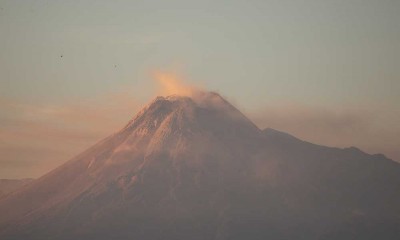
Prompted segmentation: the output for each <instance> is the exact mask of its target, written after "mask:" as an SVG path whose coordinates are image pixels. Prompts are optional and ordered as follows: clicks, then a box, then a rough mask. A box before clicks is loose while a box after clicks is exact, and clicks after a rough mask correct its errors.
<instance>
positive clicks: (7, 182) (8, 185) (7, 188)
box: [0, 178, 33, 198]
mask: <svg viewBox="0 0 400 240" xmlns="http://www.w3.org/2000/svg"><path fill="white" fill-rule="evenodd" d="M32 180H33V179H30V178H26V179H0V198H2V197H5V196H6V195H7V194H10V193H12V192H13V191H15V190H17V189H18V188H20V187H23V186H25V185H26V184H28V183H29V182H31V181H32Z"/></svg>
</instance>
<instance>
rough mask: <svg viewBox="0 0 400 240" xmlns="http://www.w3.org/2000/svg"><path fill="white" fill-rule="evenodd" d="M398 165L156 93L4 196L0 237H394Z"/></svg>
mask: <svg viewBox="0 0 400 240" xmlns="http://www.w3.org/2000/svg"><path fill="white" fill-rule="evenodd" d="M398 186H400V166H399V164H398V163H395V162H393V161H391V160H389V159H386V158H385V157H384V156H382V155H368V154H366V153H363V152H361V151H360V150H358V149H356V148H348V149H338V148H329V147H324V146H319V145H315V144H311V143H307V142H304V141H301V140H299V139H297V138H295V137H293V136H290V135H289V134H286V133H282V132H279V131H276V130H273V129H267V130H264V131H261V130H260V129H258V128H257V127H256V126H255V125H254V124H253V123H252V122H251V121H250V120H249V119H247V118H246V117H245V116H244V115H243V114H242V113H240V111H238V110H237V109H236V108H235V107H233V106H232V105H231V104H229V103H228V102H227V101H226V100H224V99H223V98H222V97H221V96H219V95H218V94H216V93H212V92H199V93H196V94H195V95H194V96H191V97H182V96H168V97H157V98H156V99H154V100H153V101H152V102H151V103H150V104H149V105H147V106H146V107H144V108H143V109H142V110H141V111H140V112H139V113H138V114H137V115H136V116H135V117H134V118H133V119H132V120H131V121H130V122H129V123H128V124H127V125H126V126H125V127H124V128H123V129H121V130H120V131H119V132H116V133H115V134H113V135H111V136H109V137H108V138H106V139H104V140H102V141H101V142H99V143H97V144H96V145H94V146H93V147H91V148H90V149H88V150H87V151H85V152H83V153H81V154H80V155H78V156H77V157H75V158H74V159H72V160H70V161H68V162H67V163H65V164H64V165H62V166H60V167H58V168H57V169H55V170H53V171H51V172H50V173H48V174H46V175H44V176H43V177H41V178H39V179H37V180H35V181H33V182H32V183H31V184H30V185H29V186H27V187H25V188H23V189H21V190H19V191H16V192H14V193H12V194H10V195H9V196H7V197H5V198H4V199H2V200H0V212H1V213H2V214H1V215H0V237H1V239H6V240H7V239H152V240H154V239H266V238H268V239H336V238H337V237H339V238H340V239H353V238H359V237H362V238H363V239H374V238H372V237H375V239H376V237H378V236H379V237H380V239H395V238H393V237H397V236H400V231H399V230H398V229H400V228H399V226H400V220H399V216H400V208H399V205H398V204H397V203H398V201H399V200H400V191H398Z"/></svg>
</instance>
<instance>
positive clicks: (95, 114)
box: [0, 0, 400, 178]
mask: <svg viewBox="0 0 400 240" xmlns="http://www.w3.org/2000/svg"><path fill="white" fill-rule="evenodd" d="M154 71H166V72H169V71H171V72H176V73H179V74H180V75H181V76H183V78H184V79H186V81H187V82H188V84H192V85H195V86H200V87H202V88H205V89H209V90H216V91H219V92H220V93H221V94H222V95H224V96H226V97H227V99H228V100H230V101H231V102H233V103H234V104H235V105H237V106H238V107H239V109H241V110H242V111H243V112H244V113H246V114H247V115H248V116H249V117H250V118H251V119H252V120H254V121H255V122H256V123H257V124H258V125H259V126H260V127H261V128H264V127H273V128H277V129H280V130H284V131H287V132H289V133H292V134H294V135H296V136H297V137H300V138H302V139H305V140H308V141H312V142H315V143H320V144H325V145H330V146H338V147H345V146H352V145H353V146H357V147H359V148H361V149H362V150H365V151H367V152H369V153H377V152H382V153H384V154H385V155H387V156H388V157H391V158H393V159H395V160H400V150H399V148H400V147H399V146H400V125H399V122H400V107H399V105H400V104H399V103H400V94H399V92H400V1H399V0H331V1H330V0H325V1H321V0H293V1H289V0H286V1H285V0H276V1H273V0H262V1H244V0H243V1H233V0H231V1H216V0H213V1H208V0H201V1H200V0H198V1H188V0H182V1H174V0H172V1H161V0H159V1H152V0H146V1H139V0H135V1H118V0H113V1H110V0H108V1H100V0H95V1H94V0H93V1H72V0H71V1H65V0H37V1H27V0H23V1H22V0H11V1H5V0H0V94H1V95H0V109H1V112H0V178H19V177H38V176H40V175H41V174H43V173H45V172H46V171H48V170H50V169H51V168H53V167H55V166H57V165H59V164H60V163H62V162H64V161H66V160H67V159H69V158H70V157H72V156H74V155H76V154H77V153H79V151H81V150H84V149H85V148H86V147H88V146H90V145H92V144H94V143H95V142H96V141H97V140H99V139H101V138H102V137H105V136H107V135H108V134H109V133H111V132H114V131H116V130H117V129H119V128H120V127H122V126H123V125H124V124H125V123H126V122H127V121H128V120H129V119H130V118H131V117H132V116H133V115H134V114H135V113H136V111H137V110H138V109H139V108H140V107H141V106H142V105H143V104H144V103H146V102H147V101H149V100H150V99H151V98H152V97H154V95H155V94H156V93H157V90H155V89H157V86H156V84H155V82H154V81H153V80H152V77H151V76H152V74H151V73H152V72H154Z"/></svg>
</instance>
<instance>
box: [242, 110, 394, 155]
mask: <svg viewBox="0 0 400 240" xmlns="http://www.w3.org/2000/svg"><path fill="white" fill-rule="evenodd" d="M248 115H249V117H250V118H251V119H252V120H253V121H254V122H255V123H256V124H257V125H258V126H259V127H260V128H262V129H263V128H266V127H271V128H274V129H277V130H282V131H285V132H288V133H291V134H293V135H295V136H297V137H299V138H301V139H304V140H306V141H310V142H313V143H317V144H323V145H328V146H335V147H349V146H356V147H359V148H361V149H362V150H364V151H367V152H369V153H384V154H385V155H387V156H388V157H390V158H393V159H394V160H400V151H399V150H397V149H398V146H399V143H400V128H399V127H398V126H397V124H396V122H397V121H398V120H399V119H400V114H399V113H394V112H390V111H387V110H385V109H373V108H371V107H365V108H359V107H358V108H346V107H325V108H324V107H318V106H309V105H302V104H277V105H274V106H264V107H263V108H260V109H258V110H254V111H251V112H249V113H248Z"/></svg>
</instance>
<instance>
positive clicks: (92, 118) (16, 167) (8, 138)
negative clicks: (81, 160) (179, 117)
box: [0, 91, 142, 178]
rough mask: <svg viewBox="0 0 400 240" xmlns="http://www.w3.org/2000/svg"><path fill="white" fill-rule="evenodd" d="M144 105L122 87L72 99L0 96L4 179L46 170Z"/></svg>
mask: <svg viewBox="0 0 400 240" xmlns="http://www.w3.org/2000/svg"><path fill="white" fill-rule="evenodd" d="M141 105H142V104H141V103H139V101H138V100H137V99H136V98H135V97H134V96H133V95H132V94H131V93H129V92H122V91H121V92H118V93H113V94H109V95H105V96H104V95H103V96H99V97H98V98H96V99H91V100H86V101H81V102H80V103H69V104H68V103H64V104H29V103H25V102H18V101H15V100H12V99H0V107H1V109H2V112H1V113H0V166H1V168H0V178H19V177H38V176H40V175H42V174H43V173H45V172H47V171H49V170H51V169H52V168H54V167H56V166H58V165H60V164H61V163H63V162H65V161H67V160H68V159H70V158H72V157H73V156H74V155H77V154H78V153H79V152H81V151H83V150H84V149H86V148H87V147H89V146H91V145H93V144H94V143H96V142H97V141H99V140H100V139H102V138H104V137H106V136H108V135H109V134H111V133H112V132H115V131H117V130H119V129H121V128H122V127H123V126H124V125H125V124H126V123H127V122H128V120H129V119H130V118H132V117H133V115H134V114H135V113H136V112H137V111H138V109H139V107H140V106H141Z"/></svg>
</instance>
